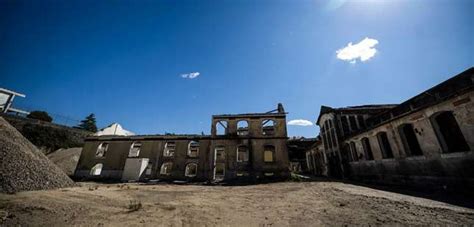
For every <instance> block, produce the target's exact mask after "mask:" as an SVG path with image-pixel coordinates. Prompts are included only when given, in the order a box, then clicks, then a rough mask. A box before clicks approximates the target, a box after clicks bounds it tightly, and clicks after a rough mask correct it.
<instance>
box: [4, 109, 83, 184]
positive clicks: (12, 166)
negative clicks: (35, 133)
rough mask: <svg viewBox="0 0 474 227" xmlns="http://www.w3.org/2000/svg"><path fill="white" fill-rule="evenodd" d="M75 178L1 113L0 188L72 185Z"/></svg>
mask: <svg viewBox="0 0 474 227" xmlns="http://www.w3.org/2000/svg"><path fill="white" fill-rule="evenodd" d="M73 185H74V182H73V181H72V180H71V179H70V178H69V177H68V176H67V175H66V174H65V173H64V172H63V171H62V170H61V169H60V168H58V167H57V166H56V165H54V164H53V163H52V162H51V161H50V160H49V159H48V158H47V157H46V156H45V155H44V154H42V153H41V152H40V151H39V150H38V149H37V148H36V147H35V146H34V145H33V144H31V143H30V142H29V141H28V140H27V139H26V138H25V137H23V136H22V135H21V134H20V132H18V131H17V130H16V129H15V128H13V127H12V126H11V125H10V124H8V122H7V121H5V120H4V119H3V118H1V117H0V192H2V193H5V192H6V193H14V192H18V191H28V190H43V189H53V188H61V187H68V186H73Z"/></svg>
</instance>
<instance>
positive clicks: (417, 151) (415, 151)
mask: <svg viewBox="0 0 474 227" xmlns="http://www.w3.org/2000/svg"><path fill="white" fill-rule="evenodd" d="M398 132H399V134H400V138H401V139H402V143H403V147H404V148H405V153H406V154H407V156H418V155H423V152H422V150H421V147H420V144H419V143H418V139H417V138H416V134H415V130H414V129H413V125H412V124H403V125H400V126H399V128H398Z"/></svg>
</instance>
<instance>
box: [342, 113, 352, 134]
mask: <svg viewBox="0 0 474 227" xmlns="http://www.w3.org/2000/svg"><path fill="white" fill-rule="evenodd" d="M341 124H342V131H343V132H344V136H347V135H349V131H350V130H349V123H348V122H347V117H346V116H342V117H341Z"/></svg>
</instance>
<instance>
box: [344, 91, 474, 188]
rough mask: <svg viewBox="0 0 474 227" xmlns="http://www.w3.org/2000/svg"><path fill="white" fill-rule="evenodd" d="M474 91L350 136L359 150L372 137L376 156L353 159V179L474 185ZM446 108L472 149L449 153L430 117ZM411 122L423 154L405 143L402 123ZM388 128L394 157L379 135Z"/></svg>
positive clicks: (422, 184)
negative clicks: (412, 151) (383, 147)
mask: <svg viewBox="0 0 474 227" xmlns="http://www.w3.org/2000/svg"><path fill="white" fill-rule="evenodd" d="M473 100H474V92H469V93H466V94H464V95H460V96H457V97H454V98H452V99H449V100H446V101H444V102H442V103H439V104H437V105H434V106H431V107H429V108H426V109H423V110H420V111H417V112H414V113H411V114H409V115H407V116H404V117H402V118H399V119H396V120H394V121H391V122H389V123H387V124H383V125H381V126H379V127H377V128H374V129H372V130H369V131H367V132H364V133H361V134H359V135H357V136H354V137H352V138H349V139H347V140H346V141H344V142H345V143H349V142H355V144H356V147H357V152H358V154H363V152H364V151H363V147H362V144H361V139H362V138H364V137H367V138H369V139H370V143H371V147H372V152H373V155H374V159H375V160H371V161H370V160H360V161H355V162H351V163H349V164H350V170H349V171H350V176H351V177H352V178H353V179H357V180H361V181H369V182H379V183H385V184H401V185H411V186H420V187H423V186H425V187H426V186H427V185H430V186H431V185H433V187H445V186H454V185H455V186H457V187H458V186H460V187H461V188H463V187H464V188H474V165H473V163H474V113H473V109H474V102H473ZM442 111H452V113H453V115H454V117H455V119H456V121H457V122H458V125H459V128H460V130H461V131H462V134H463V137H464V139H465V140H466V142H467V144H468V145H469V147H470V151H458V152H453V153H445V152H444V151H443V148H442V145H441V143H440V139H439V138H438V136H437V134H436V132H435V130H434V127H433V123H432V122H431V120H430V117H431V116H433V114H436V113H439V112H442ZM405 123H410V124H412V125H413V128H414V130H415V132H416V138H417V140H418V142H419V145H420V147H421V150H422V152H423V155H421V156H410V155H409V152H408V151H407V150H406V149H405V146H404V145H403V142H402V138H401V137H400V133H399V131H398V127H399V126H400V125H402V124H405ZM379 132H387V134H388V138H389V142H390V146H391V148H392V151H393V155H394V158H388V159H383V158H382V151H381V148H380V145H379V143H378V141H377V138H376V135H377V133H379Z"/></svg>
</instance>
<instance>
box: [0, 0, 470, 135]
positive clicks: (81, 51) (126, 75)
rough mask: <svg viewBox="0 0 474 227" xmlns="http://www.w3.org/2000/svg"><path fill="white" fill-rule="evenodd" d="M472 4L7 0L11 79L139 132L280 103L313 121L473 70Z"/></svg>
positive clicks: (33, 100) (197, 124)
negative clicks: (323, 109)
mask: <svg viewBox="0 0 474 227" xmlns="http://www.w3.org/2000/svg"><path fill="white" fill-rule="evenodd" d="M473 13H474V1H469V0H466V1H455V0H449V1H448V0H446V1H441V0H438V1H437V0H426V1H423V0H418V1H395V0H391V1H388V0H386V1H384V0H367V1H344V0H321V1H290V0H287V1H278V0H272V1H250V0H249V1H244V0H241V1H230V0H229V1H158V0H157V1H100V2H98V1H88V0H85V1H59V0H57V1H4V0H0V87H5V88H8V89H13V90H16V91H18V92H22V93H25V94H26V95H27V97H26V98H25V99H18V100H16V101H17V102H16V104H17V106H19V107H25V108H29V109H42V110H46V111H48V112H51V113H56V114H61V115H66V116H70V117H72V118H75V119H82V118H84V117H85V116H86V115H88V114H89V113H95V114H96V116H97V120H98V125H99V126H106V125H108V124H110V123H112V122H119V123H120V124H122V125H123V127H124V128H126V129H128V130H130V131H133V132H135V133H139V134H153V133H164V132H175V133H201V131H204V132H205V133H209V131H210V120H211V115H212V114H221V113H245V112H265V111H267V110H271V109H274V108H276V105H277V103H278V102H281V103H283V104H284V106H285V109H286V111H288V112H289V114H288V120H293V119H305V120H310V121H312V122H313V123H314V121H315V119H316V118H317V115H318V113H319V108H320V106H321V105H329V106H333V107H341V106H348V105H360V104H380V103H399V102H401V101H403V100H406V99H408V98H410V97H412V96H414V95H416V94H418V93H420V92H422V91H423V90H425V89H427V88H429V87H431V86H433V85H436V84H438V83H439V82H442V81H444V80H446V79H448V78H450V77H452V76H454V75H455V74H457V73H459V72H462V71H464V70H465V69H467V68H469V67H472V66H473V65H474V64H473V60H474V38H473V37H474V16H473V15H474V14H473ZM365 38H368V39H367V40H368V41H372V42H362V43H361V44H360V45H356V44H358V43H359V42H361V41H362V40H364V39H365ZM367 40H366V41H367ZM374 40H375V41H374ZM350 42H352V45H353V46H352V47H351V48H349V49H344V48H345V47H347V46H348V43H350ZM375 42H376V44H374V43H375ZM367 43H369V46H367V45H365V44H367ZM354 45H356V46H355V47H354ZM338 50H340V51H339V52H337V51H338ZM341 51H342V53H344V54H343V56H339V55H338V53H341ZM358 53H362V54H363V56H362V58H360V56H359V55H358ZM338 56H339V58H338ZM364 56H365V57H364ZM357 57H359V58H357ZM340 58H344V60H341V59H340ZM348 58H349V59H348ZM361 59H363V60H364V61H362V60H361ZM195 72H198V73H199V75H198V76H196V75H197V74H189V73H195ZM183 74H188V75H187V76H183ZM184 77H187V78H184ZM191 77H194V78H191ZM318 131H319V130H318V128H317V127H316V126H314V125H313V126H291V125H290V126H289V127H288V133H289V135H301V136H305V137H314V136H316V134H317V132H318Z"/></svg>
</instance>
